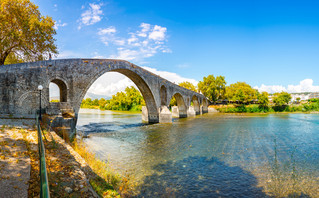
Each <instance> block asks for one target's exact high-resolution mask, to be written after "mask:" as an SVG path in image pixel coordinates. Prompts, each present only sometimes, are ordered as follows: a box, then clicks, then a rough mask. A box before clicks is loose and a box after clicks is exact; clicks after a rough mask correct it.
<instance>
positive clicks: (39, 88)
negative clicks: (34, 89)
mask: <svg viewBox="0 0 319 198" xmlns="http://www.w3.org/2000/svg"><path fill="white" fill-rule="evenodd" d="M42 89H43V86H42V85H39V86H38V90H39V91H40V109H39V120H42V116H41V91H42Z"/></svg>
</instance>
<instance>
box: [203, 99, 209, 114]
mask: <svg viewBox="0 0 319 198" xmlns="http://www.w3.org/2000/svg"><path fill="white" fill-rule="evenodd" d="M208 105H209V104H208V100H207V99H206V98H203V99H202V103H201V108H202V112H203V113H208Z"/></svg>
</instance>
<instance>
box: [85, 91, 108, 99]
mask: <svg viewBox="0 0 319 198" xmlns="http://www.w3.org/2000/svg"><path fill="white" fill-rule="evenodd" d="M84 98H91V99H92V100H94V99H98V100H99V99H101V98H104V99H106V100H109V99H111V98H112V97H110V96H105V95H100V94H94V93H90V92H87V93H86V95H85V96H84Z"/></svg>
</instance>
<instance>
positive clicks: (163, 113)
mask: <svg viewBox="0 0 319 198" xmlns="http://www.w3.org/2000/svg"><path fill="white" fill-rule="evenodd" d="M159 122H160V123H172V122H173V121H172V113H171V112H170V110H169V109H168V108H167V106H161V108H160V114H159Z"/></svg>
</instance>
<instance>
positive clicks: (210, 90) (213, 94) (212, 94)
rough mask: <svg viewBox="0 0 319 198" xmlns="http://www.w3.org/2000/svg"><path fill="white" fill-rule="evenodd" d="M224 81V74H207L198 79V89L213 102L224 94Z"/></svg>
mask: <svg viewBox="0 0 319 198" xmlns="http://www.w3.org/2000/svg"><path fill="white" fill-rule="evenodd" d="M225 88H226V81H225V77H224V76H216V78H215V77H214V75H209V76H207V77H204V78H203V81H199V83H198V90H199V91H201V92H202V93H203V94H204V95H205V96H206V97H207V98H208V99H209V100H211V101H213V102H214V103H215V102H216V101H217V100H219V99H222V98H223V97H224V95H225Z"/></svg>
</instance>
